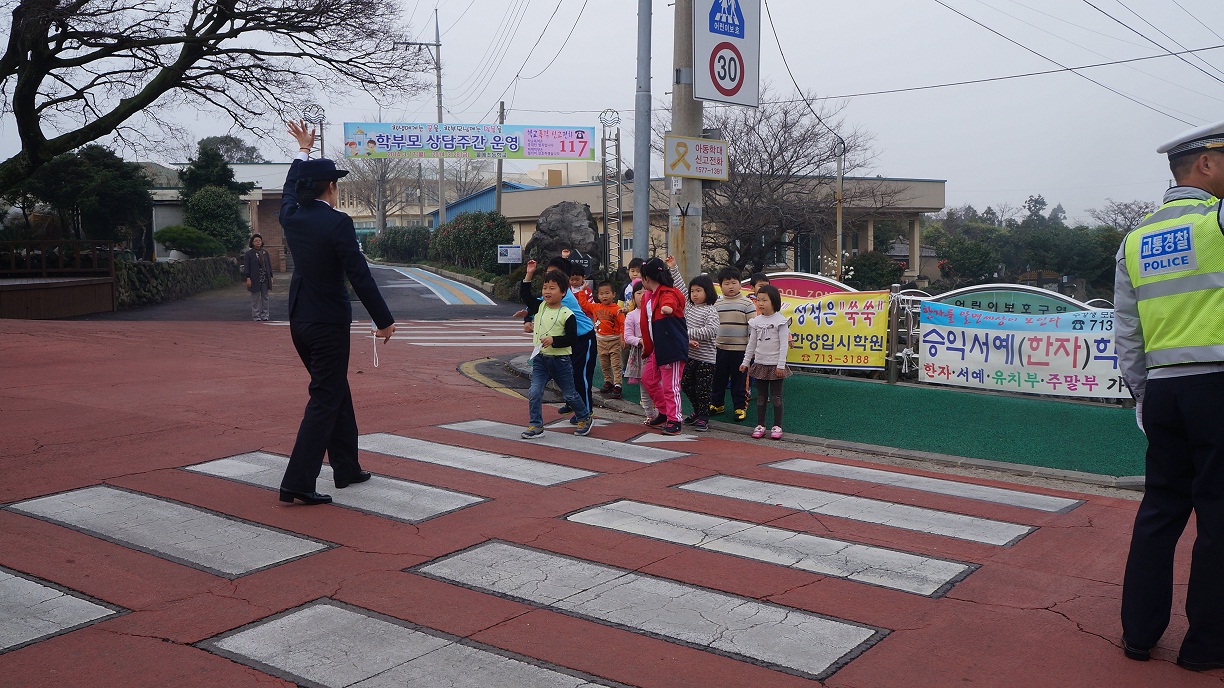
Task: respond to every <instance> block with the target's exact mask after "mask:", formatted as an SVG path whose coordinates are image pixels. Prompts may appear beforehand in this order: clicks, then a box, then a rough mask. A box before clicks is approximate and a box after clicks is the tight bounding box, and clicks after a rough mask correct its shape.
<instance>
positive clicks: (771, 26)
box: [764, 0, 846, 248]
mask: <svg viewBox="0 0 1224 688" xmlns="http://www.w3.org/2000/svg"><path fill="white" fill-rule="evenodd" d="M764 2H765V16H766V17H767V18H768V19H769V30H770V31H771V32H773V37H774V43H775V44H777V46H778V54H779V55H781V56H782V66H783V67H786V74H787V76H789V77H790V80H791V83H792V84H794V85H795V91H797V92H798V93H799V95H801V96H802V95H805V94H804V93H803V89H802V88H799V81H798V80H797V79H795V74H794V72H792V71H791V68H790V62H789V61H787V59H786V53H785V52H783V50H782V41H781V39H779V38H778V29H777V27H776V26H774V20H773V12H771V11H770V9H769V0H764ZM801 100H802V101H803V104H804V105H806V106H807V109H808V111H809V112H811V113H812V116H813V117H815V118H816V121H817V122H820V124H821V126H823V127H824V128H825V129H828V130H829V133H830V134H832V135H833V137H834V138H836V139H837V144H838V145H839V146H841V153H836V152H835V153H834V154H835V155H843V156H844V155H845V154H846V140H845V139H843V138H842V137H841V134H838V133H837V131H835V130H834V129H833V127H831V126H829V125H828V124H827V123H826V122H825V121H824V119H823V118H821V116H820V114H819V113H818V112H816V108H814V107H812V103H811V102H809V101H808V99H807V98H806V97H805V98H801ZM840 164H841V163H840V162H839V163H838V165H840ZM838 169H839V170H840V169H841V168H840V167H839V168H838ZM839 179H840V178H839ZM838 183H839V184H840V181H839V182H838ZM838 193H840V191H839V192H838ZM838 202H839V203H840V202H841V201H838ZM837 212H838V216H837V217H838V222H840V221H841V214H840V213H841V206H840V205H839V206H838V211H837ZM839 228H840V227H839ZM840 244H841V239H838V245H839V248H840Z"/></svg>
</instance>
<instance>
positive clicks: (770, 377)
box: [739, 285, 791, 440]
mask: <svg viewBox="0 0 1224 688" xmlns="http://www.w3.org/2000/svg"><path fill="white" fill-rule="evenodd" d="M756 296H757V308H758V309H759V310H760V315H758V316H756V317H755V318H752V319H751V320H749V321H748V348H746V349H745V350H744V362H743V363H742V364H740V368H739V369H740V370H741V371H747V372H748V374H749V375H750V376H751V377H752V379H754V380H756V383H757V394H756V399H757V405H756V407H757V426H756V428H755V429H753V431H752V436H753V438H755V439H760V438H762V437H764V436H765V412H766V410H767V407H766V400H769V401H770V402H772V406H773V412H774V424H773V427H772V428H770V430H769V439H771V440H780V439H782V381H783V380H785V379H786V378H788V377H790V375H791V371H790V369H789V368H787V367H786V352H787V351H789V350H790V319H789V318H786V317H784V316H783V315H782V314H781V313H780V312H779V311H781V310H782V294H781V293H779V292H778V288H777V287H773V286H769V285H765V286H763V287H761V288H760V289H758V290H757V294H756Z"/></svg>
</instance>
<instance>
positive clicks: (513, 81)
mask: <svg viewBox="0 0 1224 688" xmlns="http://www.w3.org/2000/svg"><path fill="white" fill-rule="evenodd" d="M563 4H565V0H557V6H556V7H554V8H553V12H552V14H550V15H548V21H546V22H544V28H543V29H540V35H539V36H538V37H537V38H536V41H535V43H533V44H532V45H531V50H528V51H527V57H525V58H523V64H521V65H519V68H518V71H516V72H515V73H514V78H513V79H511V80H510V83H508V84H506V88H505V89H503V90H502V92H501V94H500V95H498V96H497V97H496V98H494V99H493V101H494V103H496V102H497V101H499V100H501V99H502V98H503V97H504V96H505V95H506V93H507V92H508V91H509V90H510V87H511V86H514V85H515V84H516V83H518V80H519V77H520V75H522V73H523V68H525V67H526V66H527V62H528V60H530V59H531V56H532V55H534V54H535V49H536V48H538V47H540V41H542V40H544V34H546V33H548V27H550V26H552V21H553V19H555V18H556V16H557V12H558V11H559V10H560V9H561V5H563ZM483 93H484V92H483V91H482V92H481V94H482V95H483ZM494 107H495V106H494V105H490V106H489V111H488V112H486V113H485V114H484V117H481V118H480V119H481V120H482V121H483V120H484V118H485V117H488V116H489V115H490V114H492V113H493V108H494Z"/></svg>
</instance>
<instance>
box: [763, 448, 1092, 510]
mask: <svg viewBox="0 0 1224 688" xmlns="http://www.w3.org/2000/svg"><path fill="white" fill-rule="evenodd" d="M768 465H769V466H771V467H773V468H780V469H782V470H785V471H797V472H800V473H810V474H812V475H826V476H830V477H833V478H846V479H849V480H858V481H861V482H867V483H876V484H879V485H892V486H895V487H905V488H908V489H911V490H921V491H923V492H933V493H935V494H942V495H949V496H952V497H964V498H965V499H975V500H978V501H983V502H992V503H994V504H1007V505H1009V506H1018V507H1023V508H1025V509H1036V510H1038V511H1052V512H1067V511H1070V510H1071V509H1074V508H1075V507H1077V506H1079V505H1080V504H1082V503H1083V501H1081V500H1078V499H1067V498H1066V497H1052V496H1050V495H1043V494H1037V493H1035V492H1024V491H1021V490H1008V489H1004V488H1001V487H990V486H988V485H974V484H973V483H963V482H959V481H956V480H944V479H943V478H928V477H926V476H922V475H911V474H909V473H900V472H896V471H882V470H879V469H875V468H864V467H861V466H849V465H846V464H840V463H832V462H829V461H814V460H812V459H788V460H786V461H779V462H777V463H771V464H768Z"/></svg>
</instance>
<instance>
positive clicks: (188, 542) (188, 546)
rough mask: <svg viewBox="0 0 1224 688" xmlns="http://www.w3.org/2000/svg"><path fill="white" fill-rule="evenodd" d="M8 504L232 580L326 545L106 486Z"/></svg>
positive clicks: (203, 510)
mask: <svg viewBox="0 0 1224 688" xmlns="http://www.w3.org/2000/svg"><path fill="white" fill-rule="evenodd" d="M8 508H9V509H12V510H13V511H16V512H18V513H22V514H26V515H28V516H33V517H35V518H41V519H44V520H47V521H51V522H52V523H59V524H61V525H65V526H68V527H70V528H77V529H79V530H82V531H85V532H87V533H90V534H92V535H97V536H99V537H102V538H104V539H107V540H111V541H113V542H118V543H119V544H121V545H126V546H128V547H132V548H134V549H139V550H143V551H145V552H150V553H152V554H154V555H156V556H159V557H162V558H164V559H169V560H171V561H177V562H179V563H181V564H186V565H188V566H194V567H195V568H199V569H203V570H205V571H208V572H210V573H215V574H217V575H221V576H226V577H230V578H234V577H237V576H241V575H245V574H247V573H251V572H253V571H258V570H259V569H263V568H267V567H269V566H275V565H276V564H280V563H284V562H286V561H289V560H290V559H296V558H298V557H303V556H306V555H308V554H313V553H315V552H318V551H321V550H323V549H326V548H327V545H326V544H324V543H322V542H318V541H316V540H308V539H306V538H303V537H299V536H296V535H289V534H288V533H282V532H280V531H278V530H273V529H271V528H265V527H263V526H257V525H254V524H251V523H245V522H243V521H238V520H236V519H231V518H226V517H224V516H221V515H219V514H216V513H214V512H211V511H208V510H206V509H201V508H199V507H194V506H188V505H186V504H180V503H178V502H171V501H169V500H165V499H160V498H156V497H151V496H148V495H144V494H136V493H132V492H128V491H126V490H118V489H115V488H113V487H106V486H95V487H86V488H82V489H80V490H73V491H71V492H61V493H59V494H53V495H48V496H46V497H38V498H36V499H29V500H26V501H24V502H18V503H16V504H12V505H10V506H9V507H8Z"/></svg>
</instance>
